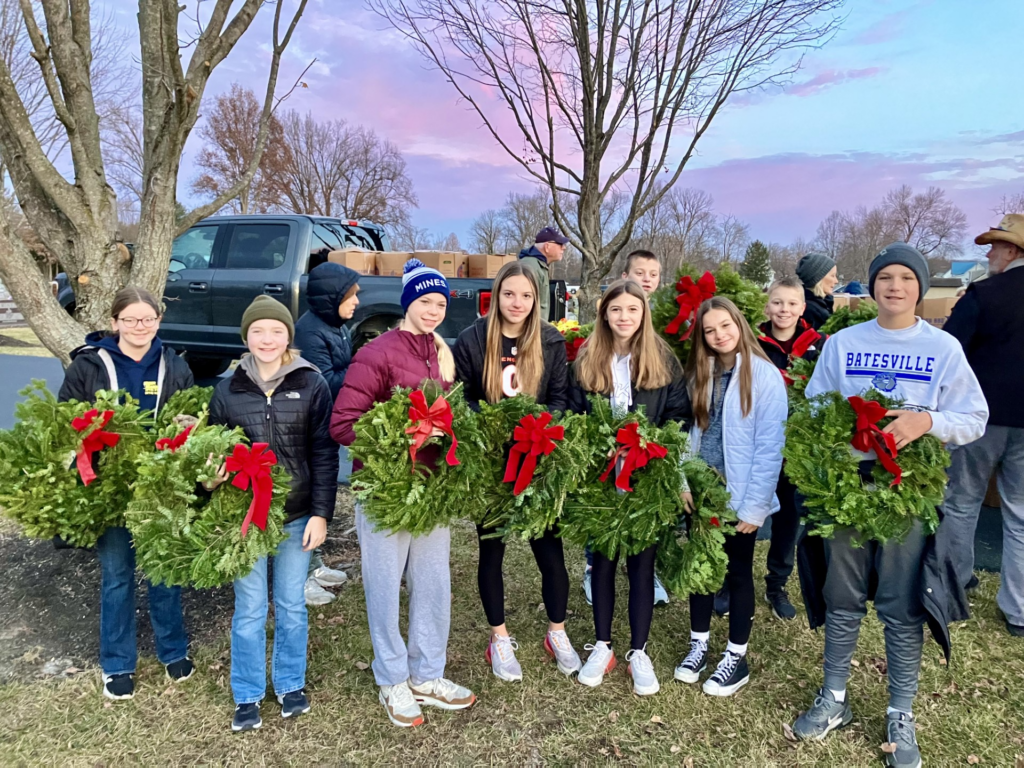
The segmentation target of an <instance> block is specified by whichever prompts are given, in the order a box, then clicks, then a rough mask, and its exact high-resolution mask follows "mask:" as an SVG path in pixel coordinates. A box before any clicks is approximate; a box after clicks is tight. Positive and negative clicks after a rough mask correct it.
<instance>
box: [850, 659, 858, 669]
mask: <svg viewBox="0 0 1024 768" xmlns="http://www.w3.org/2000/svg"><path fill="white" fill-rule="evenodd" d="M850 663H851V664H853V666H855V667H859V666H860V662H859V661H857V660H856V659H851V660H850Z"/></svg>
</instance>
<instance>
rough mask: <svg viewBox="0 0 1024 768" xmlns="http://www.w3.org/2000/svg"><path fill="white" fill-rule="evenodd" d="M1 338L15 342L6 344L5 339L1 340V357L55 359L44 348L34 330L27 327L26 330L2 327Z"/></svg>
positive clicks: (0, 329) (0, 328)
mask: <svg viewBox="0 0 1024 768" xmlns="http://www.w3.org/2000/svg"><path fill="white" fill-rule="evenodd" d="M0 336H4V337H7V338H8V339H12V340H13V342H14V343H6V344H5V343H3V339H0V355H21V356H27V357H53V353H52V352H50V350H48V349H47V348H46V347H44V346H43V343H42V342H41V341H39V338H38V337H37V336H36V335H35V333H34V332H33V331H32V329H31V328H29V327H27V326H26V327H24V328H7V327H0ZM25 345H28V346H25Z"/></svg>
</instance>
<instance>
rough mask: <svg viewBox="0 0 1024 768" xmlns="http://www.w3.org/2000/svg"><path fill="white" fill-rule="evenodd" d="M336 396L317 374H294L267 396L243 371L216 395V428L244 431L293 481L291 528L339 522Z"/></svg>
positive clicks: (288, 509)
mask: <svg viewBox="0 0 1024 768" xmlns="http://www.w3.org/2000/svg"><path fill="white" fill-rule="evenodd" d="M331 406H332V403H331V391H330V389H328V387H327V382H326V381H324V377H323V376H321V375H320V374H319V373H317V372H316V371H315V370H314V369H312V368H302V369H299V370H297V371H292V372H291V373H289V374H288V375H287V376H286V377H285V380H284V381H283V382H281V384H280V386H278V387H277V389H276V390H274V394H273V395H271V396H269V397H268V396H267V395H265V394H263V390H261V389H260V388H259V386H258V385H257V384H256V383H255V382H254V381H253V380H252V379H250V378H249V376H248V374H246V373H245V372H244V371H243V370H242V369H241V368H238V369H237V370H235V374H234V375H233V376H232V377H231V378H230V379H225V380H223V381H221V382H220V383H219V384H218V385H217V389H216V390H214V393H213V400H211V401H210V423H211V424H223V425H225V426H228V427H241V428H242V429H243V430H244V431H245V436H246V437H248V438H249V440H250V441H251V442H253V443H269V444H270V450H272V451H273V452H274V453H275V454H277V460H278V461H279V462H280V463H281V465H282V466H283V467H284V469H285V470H287V472H288V474H289V475H291V477H292V484H291V491H290V492H289V494H288V501H287V502H286V503H285V514H286V516H287V519H286V520H285V522H286V523H290V522H291V521H292V520H295V519H297V518H300V517H303V516H305V515H309V514H313V515H317V516H319V517H323V518H326V519H327V520H328V521H330V519H331V518H332V517H334V501H335V497H336V496H337V493H338V445H337V444H336V443H335V442H334V440H332V439H331V434H330V425H331Z"/></svg>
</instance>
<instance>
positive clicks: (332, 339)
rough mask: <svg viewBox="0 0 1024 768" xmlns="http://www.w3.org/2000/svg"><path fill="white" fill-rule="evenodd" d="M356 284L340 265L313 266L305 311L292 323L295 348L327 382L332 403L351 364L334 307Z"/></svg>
mask: <svg viewBox="0 0 1024 768" xmlns="http://www.w3.org/2000/svg"><path fill="white" fill-rule="evenodd" d="M358 282H359V273H358V272H356V271H355V270H352V269H349V268H348V267H346V266H343V265H341V264H333V263H331V262H328V263H326V264H321V265H320V266H318V267H315V268H314V269H313V270H312V271H311V272H310V273H309V283H308V284H307V286H306V301H307V302H308V304H309V310H308V311H307V312H305V313H304V314H303V315H302V317H300V318H299V321H298V322H297V323H296V324H295V346H296V347H297V348H298V349H299V351H300V352H301V353H302V357H303V358H305V359H306V360H307V361H309V362H310V363H312V364H313V365H315V366H316V367H317V369H319V371H320V373H321V374H323V377H324V379H326V380H327V386H328V387H330V390H331V401H332V402H333V401H334V398H336V397H337V396H338V392H339V391H341V385H342V384H344V383H345V372H346V371H347V370H348V366H349V363H351V362H352V335H351V334H350V333H349V330H348V328H346V327H345V321H344V320H342V319H341V318H340V317H338V307H339V306H340V305H341V302H342V301H343V300H344V299H345V294H346V293H348V292H349V291H350V290H351V289H352V286H354V285H356V284H357V283H358Z"/></svg>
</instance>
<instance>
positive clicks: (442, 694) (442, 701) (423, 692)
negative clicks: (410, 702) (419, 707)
mask: <svg viewBox="0 0 1024 768" xmlns="http://www.w3.org/2000/svg"><path fill="white" fill-rule="evenodd" d="M409 690H410V691H412V695H413V698H415V699H416V702H417V703H418V704H423V705H425V706H428V707H437V708H438V709H465V708H466V707H470V706H472V705H473V702H474V701H476V696H474V695H473V692H472V691H471V690H469V688H463V687H462V686H461V685H456V684H455V683H453V682H452V681H451V680H445V679H444V678H443V677H439V678H437V679H436V680H428V681H427V682H425V683H423V684H422V685H413V684H412V683H409Z"/></svg>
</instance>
